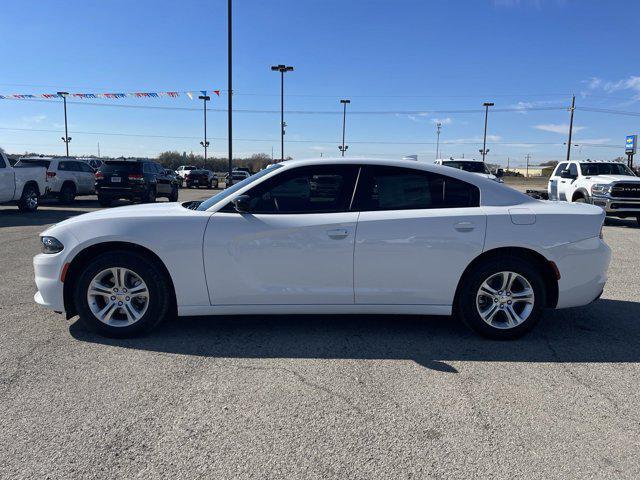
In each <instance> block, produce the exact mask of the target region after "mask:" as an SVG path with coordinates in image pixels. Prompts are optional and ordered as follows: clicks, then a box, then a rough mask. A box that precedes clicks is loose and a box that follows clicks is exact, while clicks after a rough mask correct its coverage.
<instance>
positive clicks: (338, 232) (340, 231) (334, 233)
mask: <svg viewBox="0 0 640 480" xmlns="http://www.w3.org/2000/svg"><path fill="white" fill-rule="evenodd" d="M327 235H328V236H329V238H333V239H334V240H340V239H341V238H346V237H347V236H348V235H349V230H347V229H346V228H335V229H333V230H327Z"/></svg>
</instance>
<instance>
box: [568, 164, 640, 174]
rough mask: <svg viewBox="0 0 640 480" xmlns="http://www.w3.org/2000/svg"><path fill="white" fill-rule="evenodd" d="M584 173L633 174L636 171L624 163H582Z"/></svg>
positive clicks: (581, 168)
mask: <svg viewBox="0 0 640 480" xmlns="http://www.w3.org/2000/svg"><path fill="white" fill-rule="evenodd" d="M580 170H581V171H582V175H585V176H587V175H633V176H634V177H635V173H633V171H632V170H631V169H630V168H629V167H627V166H626V165H625V164H624V163H617V162H611V163H581V164H580Z"/></svg>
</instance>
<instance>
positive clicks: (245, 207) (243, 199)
mask: <svg viewBox="0 0 640 480" xmlns="http://www.w3.org/2000/svg"><path fill="white" fill-rule="evenodd" d="M231 203H233V208H235V209H236V212H238V213H248V212H249V211H250V210H251V197H250V196H249V195H240V196H238V197H236V198H234V199H233V200H232V201H231Z"/></svg>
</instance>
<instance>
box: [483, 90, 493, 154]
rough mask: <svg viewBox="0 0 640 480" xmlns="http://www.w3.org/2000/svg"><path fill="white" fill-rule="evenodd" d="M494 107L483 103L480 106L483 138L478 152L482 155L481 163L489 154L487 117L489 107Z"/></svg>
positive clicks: (490, 103) (489, 103)
mask: <svg viewBox="0 0 640 480" xmlns="http://www.w3.org/2000/svg"><path fill="white" fill-rule="evenodd" d="M494 105H495V103H493V102H484V103H483V104H482V106H483V107H484V138H483V140H482V150H480V153H482V161H483V162H484V158H485V156H486V155H487V153H489V150H487V118H488V117H489V107H493V106H494Z"/></svg>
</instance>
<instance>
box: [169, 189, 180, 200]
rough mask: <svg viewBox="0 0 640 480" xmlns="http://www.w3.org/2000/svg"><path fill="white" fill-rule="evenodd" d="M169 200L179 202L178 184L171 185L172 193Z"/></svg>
mask: <svg viewBox="0 0 640 480" xmlns="http://www.w3.org/2000/svg"><path fill="white" fill-rule="evenodd" d="M168 198H169V201H170V202H177V201H178V186H177V185H174V186H173V187H171V194H170V195H169V197H168Z"/></svg>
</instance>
